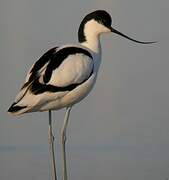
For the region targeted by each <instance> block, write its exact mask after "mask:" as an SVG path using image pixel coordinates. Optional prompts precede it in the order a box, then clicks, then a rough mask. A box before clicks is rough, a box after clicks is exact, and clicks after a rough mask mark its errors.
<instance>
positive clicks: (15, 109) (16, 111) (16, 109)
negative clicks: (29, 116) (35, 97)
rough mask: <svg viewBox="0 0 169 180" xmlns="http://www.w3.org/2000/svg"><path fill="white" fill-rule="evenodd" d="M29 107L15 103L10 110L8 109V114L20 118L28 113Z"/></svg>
mask: <svg viewBox="0 0 169 180" xmlns="http://www.w3.org/2000/svg"><path fill="white" fill-rule="evenodd" d="M28 109H29V108H28V107H27V106H20V105H18V104H17V103H13V104H12V105H11V106H10V107H9V109H8V111H7V112H8V113H9V114H11V115H14V116H18V115H21V114H23V113H26V112H27V111H28Z"/></svg>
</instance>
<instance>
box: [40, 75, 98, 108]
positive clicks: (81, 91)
mask: <svg viewBox="0 0 169 180" xmlns="http://www.w3.org/2000/svg"><path fill="white" fill-rule="evenodd" d="M96 76H97V75H96V73H94V74H92V76H91V77H90V78H89V79H88V80H87V81H85V82H84V83H83V84H81V85H79V86H78V87H76V88H75V89H74V90H72V91H70V92H68V93H66V94H65V95H64V96H62V97H60V98H57V99H54V100H53V101H50V102H47V103H45V104H44V105H43V106H42V107H41V108H40V109H39V111H46V110H49V109H51V110H57V109H61V108H64V107H68V106H72V105H73V104H76V103H78V102H79V101H81V100H82V99H83V98H84V97H86V96H87V95H88V94H89V92H90V91H91V89H92V87H93V85H94V84H95V81H96Z"/></svg>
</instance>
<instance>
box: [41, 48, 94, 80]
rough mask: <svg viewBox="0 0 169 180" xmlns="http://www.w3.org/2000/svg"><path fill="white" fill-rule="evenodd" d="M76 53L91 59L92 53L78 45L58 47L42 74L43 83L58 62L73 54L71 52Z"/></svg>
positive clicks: (58, 64)
mask: <svg viewBox="0 0 169 180" xmlns="http://www.w3.org/2000/svg"><path fill="white" fill-rule="evenodd" d="M77 53H79V54H84V55H86V56H88V57H90V58H91V59H93V57H92V55H91V54H90V53H89V52H88V51H87V50H85V49H82V48H79V47H65V48H63V49H60V50H59V51H57V52H56V53H55V54H54V55H53V57H52V58H51V61H50V63H49V64H48V66H47V68H46V71H45V74H44V76H43V81H44V83H48V82H49V80H50V78H51V76H52V72H53V70H55V69H56V68H57V67H59V66H60V64H61V63H62V62H63V61H64V59H66V58H67V57H68V56H69V55H73V54H77Z"/></svg>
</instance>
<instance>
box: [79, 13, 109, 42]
mask: <svg viewBox="0 0 169 180" xmlns="http://www.w3.org/2000/svg"><path fill="white" fill-rule="evenodd" d="M92 19H94V20H96V21H97V22H98V23H100V24H103V25H104V26H106V27H108V28H111V23H112V19H111V16H110V15H109V14H108V13H107V12H106V11H104V10H96V11H94V12H92V13H90V14H88V15H87V16H85V17H84V19H83V20H82V22H81V24H80V27H79V31H78V36H79V42H84V41H86V38H85V35H84V26H85V24H86V23H87V22H88V21H90V20H92Z"/></svg>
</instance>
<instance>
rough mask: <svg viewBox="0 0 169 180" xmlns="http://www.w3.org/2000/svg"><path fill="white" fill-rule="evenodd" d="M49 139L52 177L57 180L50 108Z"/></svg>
mask: <svg viewBox="0 0 169 180" xmlns="http://www.w3.org/2000/svg"><path fill="white" fill-rule="evenodd" d="M48 141H49V146H50V159H51V160H50V161H51V168H52V169H51V179H52V180H57V176H56V165H55V152H54V136H53V132H52V112H51V110H49V128H48Z"/></svg>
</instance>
